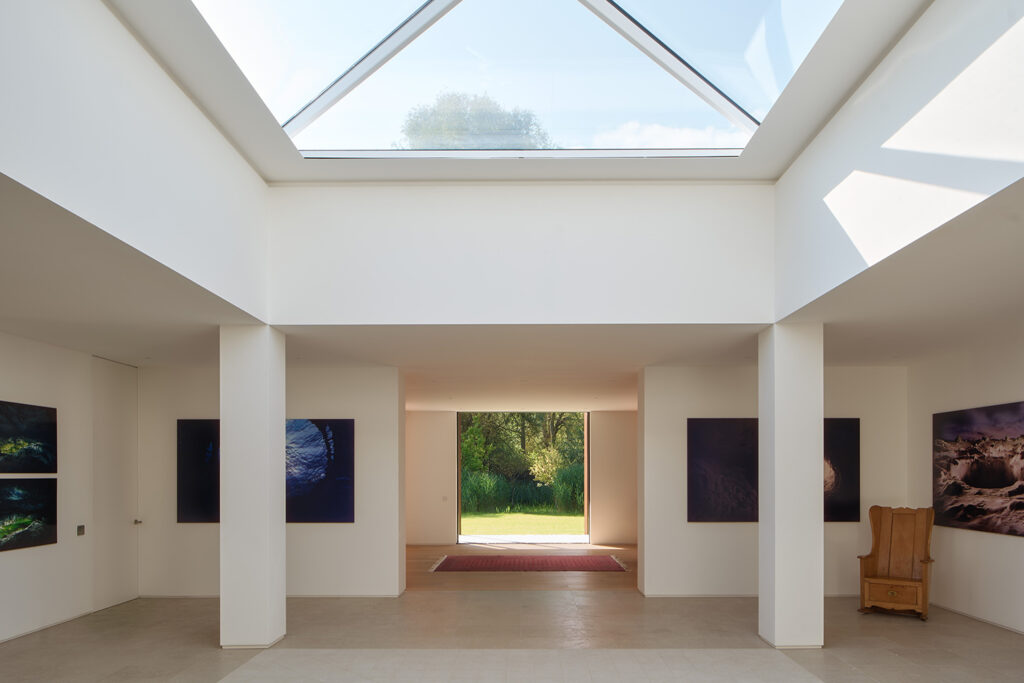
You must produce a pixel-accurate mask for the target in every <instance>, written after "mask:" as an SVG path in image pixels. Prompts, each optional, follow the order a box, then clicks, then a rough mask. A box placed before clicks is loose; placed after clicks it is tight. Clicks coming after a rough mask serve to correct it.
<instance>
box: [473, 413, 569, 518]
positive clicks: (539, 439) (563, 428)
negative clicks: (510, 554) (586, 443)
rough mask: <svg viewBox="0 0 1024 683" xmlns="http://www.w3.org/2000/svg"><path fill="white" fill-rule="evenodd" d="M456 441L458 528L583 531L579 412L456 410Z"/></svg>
mask: <svg viewBox="0 0 1024 683" xmlns="http://www.w3.org/2000/svg"><path fill="white" fill-rule="evenodd" d="M459 444H460V449H461V456H462V457H461V461H462V463H461V464H462V495H461V512H462V533H464V534H476V533H480V534H534V533H536V534H545V533H560V534H582V533H584V524H583V502H584V501H583V499H584V491H583V488H584V452H583V451H584V449H583V413H567V412H566V413H459ZM555 518H558V519H555Z"/></svg>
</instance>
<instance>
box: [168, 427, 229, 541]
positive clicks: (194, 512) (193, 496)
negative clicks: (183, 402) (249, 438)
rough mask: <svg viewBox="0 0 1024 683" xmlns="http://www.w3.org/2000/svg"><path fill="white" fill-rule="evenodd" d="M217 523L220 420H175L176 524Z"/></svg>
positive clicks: (218, 510) (218, 511)
mask: <svg viewBox="0 0 1024 683" xmlns="http://www.w3.org/2000/svg"><path fill="white" fill-rule="evenodd" d="M219 521H220V420H178V522H179V523H197V522H200V523H201V522H219Z"/></svg>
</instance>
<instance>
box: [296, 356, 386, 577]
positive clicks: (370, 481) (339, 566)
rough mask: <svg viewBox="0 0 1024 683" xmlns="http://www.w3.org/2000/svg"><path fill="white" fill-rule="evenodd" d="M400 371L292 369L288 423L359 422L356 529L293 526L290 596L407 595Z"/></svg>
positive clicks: (329, 368) (343, 525) (356, 442)
mask: <svg viewBox="0 0 1024 683" xmlns="http://www.w3.org/2000/svg"><path fill="white" fill-rule="evenodd" d="M401 401H402V386H401V377H400V375H399V372H398V370H397V369H396V368H386V367H385V368H379V367H365V368H341V367H294V366H289V367H288V375H287V390H286V406H287V407H286V410H287V413H288V415H287V416H288V418H290V419H291V418H351V419H354V420H355V522H354V523H352V524H289V525H288V530H287V533H288V594H289V595H379V596H389V595H399V594H400V593H401V592H402V590H403V589H404V580H405V561H404V553H405V544H404V537H403V534H404V532H403V527H404V526H405V518H404V516H402V512H403V510H404V502H403V501H402V495H403V493H404V485H403V484H404V483H403V482H402V481H401V478H402V476H403V475H404V471H403V468H404V464H403V462H402V455H403V450H404V449H403V444H402V443H401V440H402V439H401V437H402V432H403V431H404V429H403V427H402V422H403V421H404V419H405V406H404V405H402V403H401Z"/></svg>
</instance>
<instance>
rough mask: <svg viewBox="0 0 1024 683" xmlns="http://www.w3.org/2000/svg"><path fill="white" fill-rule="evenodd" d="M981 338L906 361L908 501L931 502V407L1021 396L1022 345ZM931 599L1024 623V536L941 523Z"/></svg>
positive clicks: (1006, 622)
mask: <svg viewBox="0 0 1024 683" xmlns="http://www.w3.org/2000/svg"><path fill="white" fill-rule="evenodd" d="M1001 341H1002V344H1001V345H998V346H997V345H992V344H991V343H990V344H985V343H984V342H983V343H979V344H978V345H977V346H975V347H973V348H966V349H962V350H960V351H958V352H955V353H949V354H947V355H943V356H937V357H932V358H925V359H920V360H919V361H917V362H915V363H913V364H912V365H911V366H910V368H909V396H910V401H909V424H910V429H909V449H910V470H909V491H910V501H909V502H910V504H911V505H913V506H915V507H928V506H930V505H931V504H932V488H931V486H932V415H933V414H934V413H941V412H947V411H951V410H962V409H966V408H977V407H980V406H987V405H997V404H1000V403H1013V402H1016V401H1024V350H1022V349H1024V345H1022V343H1021V341H1022V340H1019V339H1016V340H1001ZM932 557H933V558H934V559H935V564H934V565H933V566H932V589H931V600H932V603H933V604H936V605H940V606H942V607H948V608H950V609H953V610H956V611H958V612H963V613H965V614H968V615H970V616H973V617H976V618H978V619H984V620H986V621H991V622H993V623H996V624H1000V625H1002V626H1006V627H1008V628H1012V629H1016V630H1017V631H1024V593H1022V592H1021V590H1020V573H1021V568H1022V567H1024V538H1020V537H1017V536H1005V535H1002V534H993V533H986V532H981V531H970V530H966V529H953V528H948V527H939V526H936V527H935V530H934V531H933V533H932Z"/></svg>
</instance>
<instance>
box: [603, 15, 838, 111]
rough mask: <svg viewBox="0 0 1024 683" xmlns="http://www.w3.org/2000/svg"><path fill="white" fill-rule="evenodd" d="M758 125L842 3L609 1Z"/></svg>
mask: <svg viewBox="0 0 1024 683" xmlns="http://www.w3.org/2000/svg"><path fill="white" fill-rule="evenodd" d="M615 2H616V3H617V4H618V5H619V6H620V7H621V8H622V9H623V10H625V11H626V12H627V13H629V15H630V16H632V17H633V18H634V19H636V20H637V21H638V22H639V23H640V24H641V25H643V26H644V27H645V28H646V29H647V30H648V31H649V32H650V33H652V34H653V35H654V36H656V37H657V38H658V39H659V40H661V42H663V43H664V44H665V45H667V46H668V47H669V48H670V49H671V50H672V51H673V52H675V53H676V54H678V55H679V56H680V57H682V58H683V59H685V60H686V61H687V63H689V64H690V66H692V67H693V68H694V69H696V70H697V71H699V72H700V73H701V74H702V75H703V76H704V77H705V78H707V79H708V80H709V81H711V82H712V83H713V84H714V85H715V86H716V87H717V88H718V89H719V90H721V91H722V92H724V93H725V94H726V95H728V96H729V97H730V98H732V100H733V101H734V102H736V103H737V104H739V105H740V106H741V107H743V108H744V109H746V110H747V111H748V112H749V113H750V114H752V115H753V116H754V118H756V119H757V120H759V121H760V120H763V119H764V117H765V114H767V113H768V110H769V109H771V108H772V105H773V104H775V100H776V99H778V97H779V93H781V92H782V90H783V88H785V87H786V84H787V83H789V79H790V78H792V77H793V74H794V73H795V72H796V70H797V67H799V66H800V64H801V62H803V61H804V58H805V57H806V56H807V53H808V52H810V51H811V48H812V47H813V46H814V43H815V42H817V40H818V37H819V36H821V33H822V32H823V31H824V30H825V27H826V26H828V23H829V22H830V21H831V20H832V17H833V16H835V13H836V10H838V9H839V6H840V5H841V4H843V3H842V0H615Z"/></svg>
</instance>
